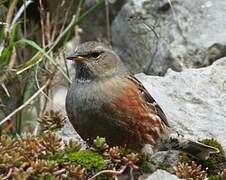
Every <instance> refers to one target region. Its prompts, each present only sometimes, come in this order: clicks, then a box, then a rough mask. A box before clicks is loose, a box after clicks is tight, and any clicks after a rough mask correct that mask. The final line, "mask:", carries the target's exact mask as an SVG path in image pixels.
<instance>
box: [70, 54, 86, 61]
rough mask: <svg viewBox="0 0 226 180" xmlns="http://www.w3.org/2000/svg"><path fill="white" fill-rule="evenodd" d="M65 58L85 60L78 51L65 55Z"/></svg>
mask: <svg viewBox="0 0 226 180" xmlns="http://www.w3.org/2000/svg"><path fill="white" fill-rule="evenodd" d="M66 59H68V60H73V61H80V62H81V61H83V60H85V57H84V56H82V55H79V53H78V52H73V53H71V54H69V55H68V56H66Z"/></svg>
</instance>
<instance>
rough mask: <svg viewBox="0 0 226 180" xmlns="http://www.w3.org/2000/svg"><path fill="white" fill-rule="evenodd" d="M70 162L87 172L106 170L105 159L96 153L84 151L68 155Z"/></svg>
mask: <svg viewBox="0 0 226 180" xmlns="http://www.w3.org/2000/svg"><path fill="white" fill-rule="evenodd" d="M68 159H69V161H75V162H77V163H79V164H80V165H82V166H83V167H85V168H86V169H87V170H102V169H104V168H105V165H106V164H105V161H104V158H103V157H102V156H101V155H99V154H98V153H96V152H93V151H90V150H82V151H78V152H73V153H70V154H68Z"/></svg>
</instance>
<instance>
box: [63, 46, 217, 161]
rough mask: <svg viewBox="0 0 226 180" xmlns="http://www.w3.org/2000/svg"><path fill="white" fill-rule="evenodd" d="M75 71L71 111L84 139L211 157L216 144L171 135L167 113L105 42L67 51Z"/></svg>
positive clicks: (69, 101)
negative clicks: (180, 151) (104, 139)
mask: <svg viewBox="0 0 226 180" xmlns="http://www.w3.org/2000/svg"><path fill="white" fill-rule="evenodd" d="M67 59H69V60H74V61H75V62H76V63H75V68H76V75H75V79H74V81H73V83H72V85H71V87H70V89H69V91H68V94H67V98H66V110H67V114H68V117H69V119H70V121H71V123H72V125H73V126H74V128H75V129H76V131H77V132H78V133H79V134H80V135H81V137H82V138H83V139H85V140H86V139H90V140H92V139H94V138H96V137H97V136H101V137H105V138H106V139H107V142H108V143H109V145H125V144H126V145H127V146H128V147H130V148H133V149H142V148H143V147H145V145H147V144H149V147H150V146H151V147H152V148H153V149H154V150H155V149H159V148H165V147H167V148H171V149H180V150H184V151H187V152H189V153H190V154H193V155H195V156H197V157H199V158H202V159H203V158H206V157H208V156H209V154H210V153H215V152H217V149H215V148H212V147H210V146H206V145H203V144H200V143H197V142H193V141H190V140H178V139H176V138H170V136H169V135H170V126H169V123H168V121H167V118H166V116H165V114H164V112H163V111H162V109H161V108H160V107H159V105H158V104H157V103H156V102H155V100H154V99H153V98H152V96H151V95H150V94H149V93H148V92H147V90H146V89H145V88H144V86H143V85H142V84H141V82H139V81H138V80H137V79H136V78H135V77H134V76H133V75H131V74H130V73H129V72H128V71H127V70H126V68H125V66H124V65H123V64H122V62H121V61H120V59H119V57H118V56H117V54H116V53H114V52H113V51H112V50H111V49H110V48H108V47H107V46H106V45H104V44H102V43H100V42H86V43H83V44H81V45H79V46H78V48H77V49H76V50H75V51H74V52H73V53H72V54H71V55H69V56H68V57H67Z"/></svg>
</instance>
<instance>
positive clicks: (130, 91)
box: [106, 76, 169, 145]
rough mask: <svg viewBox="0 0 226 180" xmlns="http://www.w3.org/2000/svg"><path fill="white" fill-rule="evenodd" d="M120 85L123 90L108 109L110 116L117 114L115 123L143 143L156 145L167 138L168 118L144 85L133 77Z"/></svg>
mask: <svg viewBox="0 0 226 180" xmlns="http://www.w3.org/2000/svg"><path fill="white" fill-rule="evenodd" d="M120 85H122V87H123V88H122V90H121V92H120V93H119V94H120V96H118V97H117V99H116V100H115V101H114V102H113V103H112V104H111V107H110V108H109V109H108V113H109V115H111V116H114V115H115V114H116V115H117V116H114V119H115V122H117V124H121V126H123V127H125V128H127V129H128V131H130V132H131V134H136V135H137V137H138V139H141V141H142V142H143V143H149V144H153V145H154V144H156V142H157V141H158V140H161V139H163V138H165V137H166V136H165V135H166V134H167V132H168V127H169V124H168V122H167V119H166V116H165V115H164V113H163V111H162V109H161V108H160V107H159V106H158V104H157V103H156V102H155V100H154V99H153V98H152V97H151V95H150V94H149V93H148V92H147V90H146V89H145V88H144V87H143V85H142V84H141V83H140V82H139V81H138V80H137V79H136V78H135V77H133V76H126V77H123V78H122V80H121V82H120ZM106 109H107V108H106ZM131 137H132V136H131ZM134 143H135V142H134Z"/></svg>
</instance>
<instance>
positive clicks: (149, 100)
mask: <svg viewBox="0 0 226 180" xmlns="http://www.w3.org/2000/svg"><path fill="white" fill-rule="evenodd" d="M128 79H129V80H131V81H132V82H133V83H135V84H136V86H137V87H138V89H139V90H140V92H141V94H142V95H143V98H144V100H145V101H146V103H147V104H148V105H149V106H150V108H151V109H153V108H154V111H155V112H156V114H157V115H158V116H159V117H160V118H161V120H162V121H163V122H164V123H165V125H166V126H168V127H170V125H169V123H168V120H167V118H166V115H165V113H164V112H163V110H162V109H161V107H160V106H159V105H158V104H157V103H156V101H155V100H154V98H153V97H152V96H151V95H150V94H149V93H148V91H147V90H146V89H145V87H144V86H143V85H142V83H141V82H140V81H139V80H138V79H137V78H135V77H134V76H132V75H130V76H128Z"/></svg>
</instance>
